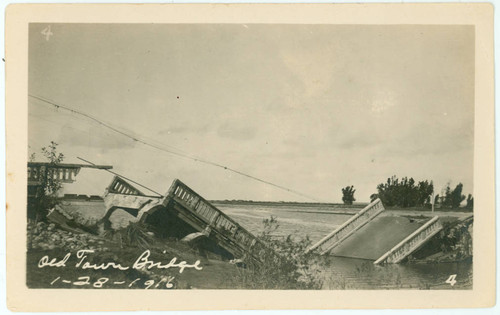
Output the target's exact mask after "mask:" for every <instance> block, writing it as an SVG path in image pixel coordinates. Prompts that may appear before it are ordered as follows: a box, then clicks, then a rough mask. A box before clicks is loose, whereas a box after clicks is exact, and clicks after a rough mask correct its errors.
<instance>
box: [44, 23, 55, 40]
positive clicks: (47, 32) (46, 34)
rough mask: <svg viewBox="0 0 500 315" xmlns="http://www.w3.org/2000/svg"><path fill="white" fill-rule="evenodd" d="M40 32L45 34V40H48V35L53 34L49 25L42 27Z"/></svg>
mask: <svg viewBox="0 0 500 315" xmlns="http://www.w3.org/2000/svg"><path fill="white" fill-rule="evenodd" d="M41 33H42V35H44V36H45V40H49V39H50V36H52V35H54V33H52V32H51V30H50V25H49V26H47V27H46V28H44V29H43V30H42V32H41Z"/></svg>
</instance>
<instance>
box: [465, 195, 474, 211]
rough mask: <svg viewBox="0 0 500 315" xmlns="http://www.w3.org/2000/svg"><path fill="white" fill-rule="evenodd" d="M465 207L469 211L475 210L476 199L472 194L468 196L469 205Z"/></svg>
mask: <svg viewBox="0 0 500 315" xmlns="http://www.w3.org/2000/svg"><path fill="white" fill-rule="evenodd" d="M465 207H466V208H467V209H469V210H473V209H474V197H472V195H471V194H469V195H468V196H467V205H466V206H465Z"/></svg>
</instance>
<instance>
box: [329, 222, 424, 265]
mask: <svg viewBox="0 0 500 315" xmlns="http://www.w3.org/2000/svg"><path fill="white" fill-rule="evenodd" d="M422 225H423V223H421V222H416V221H414V220H413V221H412V220H410V219H408V218H406V217H399V216H383V215H380V216H378V217H376V218H375V219H373V221H372V222H370V223H369V224H366V225H365V226H363V227H362V228H360V229H359V230H358V231H357V232H356V233H355V234H353V235H352V236H351V237H349V238H348V239H346V240H345V241H344V242H343V243H342V244H340V245H339V246H337V247H336V248H335V249H333V250H332V251H331V252H330V254H331V255H335V256H343V257H352V258H361V259H370V260H376V259H378V258H379V257H380V256H382V255H383V254H384V253H386V252H387V251H388V250H390V249H391V248H393V247H394V246H395V245H396V244H398V243H399V242H400V241H401V240H402V239H404V238H405V237H407V236H408V235H410V234H411V233H412V232H413V231H415V230H417V229H418V228H419V227H420V226H422Z"/></svg>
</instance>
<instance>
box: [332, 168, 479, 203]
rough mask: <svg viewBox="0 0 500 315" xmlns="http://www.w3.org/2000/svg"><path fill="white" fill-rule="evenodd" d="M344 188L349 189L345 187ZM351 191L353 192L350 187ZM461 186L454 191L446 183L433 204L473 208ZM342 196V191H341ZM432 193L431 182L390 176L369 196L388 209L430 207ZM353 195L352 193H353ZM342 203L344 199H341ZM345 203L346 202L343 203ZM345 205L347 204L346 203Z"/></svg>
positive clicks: (460, 184)
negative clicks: (379, 201)
mask: <svg viewBox="0 0 500 315" xmlns="http://www.w3.org/2000/svg"><path fill="white" fill-rule="evenodd" d="M346 188H349V186H348V187H346ZM350 189H351V191H355V190H354V189H353V186H350ZM462 190H463V184H462V183H459V184H458V185H457V186H456V187H455V188H454V189H451V187H450V184H449V183H448V184H447V186H446V188H445V190H444V193H443V195H442V196H439V195H436V196H435V198H434V204H435V205H438V206H440V207H444V208H459V207H460V204H461V203H462V202H463V201H464V200H466V201H467V205H466V206H465V207H466V208H467V209H470V210H472V209H473V208H474V198H473V197H472V195H471V194H469V195H468V196H467V199H466V197H465V195H463V194H462ZM342 193H343V194H344V196H345V195H346V193H344V189H342ZM433 193H434V184H433V183H432V181H429V180H424V181H419V182H418V183H417V182H416V181H415V180H414V179H413V178H412V177H410V178H408V177H403V178H401V179H399V178H397V177H396V176H392V177H390V178H388V179H387V181H386V182H384V183H380V184H379V185H377V193H375V194H372V195H371V196H370V200H371V201H374V200H375V199H377V198H380V200H381V201H382V202H383V203H384V205H385V206H388V207H401V208H407V207H430V206H431V198H432V195H433ZM353 194H354V193H353ZM342 200H343V201H344V198H343V199H342ZM344 203H346V201H344ZM346 204H347V203H346Z"/></svg>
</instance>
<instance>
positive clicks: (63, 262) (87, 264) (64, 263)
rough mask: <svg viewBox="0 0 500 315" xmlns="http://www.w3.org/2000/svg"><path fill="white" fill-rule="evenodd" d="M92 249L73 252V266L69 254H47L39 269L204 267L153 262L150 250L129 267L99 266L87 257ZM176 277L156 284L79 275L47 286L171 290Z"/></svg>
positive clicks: (105, 264) (147, 281) (57, 280)
mask: <svg viewBox="0 0 500 315" xmlns="http://www.w3.org/2000/svg"><path fill="white" fill-rule="evenodd" d="M94 253H95V251H94V250H90V249H82V250H78V251H77V252H76V258H77V261H76V263H75V264H74V265H70V264H69V259H70V258H71V257H72V255H73V254H72V253H66V254H65V255H64V257H63V258H51V257H49V256H48V255H45V256H43V257H42V258H41V259H40V260H39V261H38V268H66V267H74V268H77V269H81V270H108V269H110V270H120V271H125V270H142V271H145V270H151V269H156V270H166V269H171V268H177V269H178V271H179V273H182V272H183V271H184V270H185V269H193V270H202V269H203V267H201V266H200V261H199V260H197V261H196V262H194V263H193V264H189V263H187V262H186V261H180V262H177V257H174V258H172V259H171V260H170V261H169V262H168V263H164V262H160V261H154V260H152V259H151V258H150V256H151V251H150V250H149V249H148V250H145V251H144V252H143V253H142V254H141V255H139V257H138V258H137V259H136V260H135V261H134V263H133V264H131V265H125V264H122V263H118V262H115V261H107V262H101V263H93V262H91V261H90V259H89V256H91V255H92V254H94ZM174 280H175V277H173V276H166V277H162V278H161V279H160V280H157V281H155V280H154V279H143V278H136V279H135V280H133V281H126V280H122V281H112V280H111V279H110V278H108V277H99V278H97V277H96V278H91V276H87V275H85V276H81V277H78V278H77V279H73V280H68V279H61V277H57V278H55V279H54V280H53V281H52V282H51V283H50V285H55V284H56V283H58V282H60V283H65V284H71V285H74V286H89V287H90V286H91V287H94V288H102V287H103V286H104V285H105V284H106V285H107V286H108V287H109V285H112V286H122V287H128V288H132V287H139V288H140V287H143V288H144V289H150V288H167V289H171V288H173V286H174V284H173V281H174Z"/></svg>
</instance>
